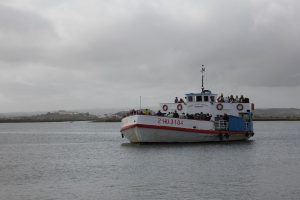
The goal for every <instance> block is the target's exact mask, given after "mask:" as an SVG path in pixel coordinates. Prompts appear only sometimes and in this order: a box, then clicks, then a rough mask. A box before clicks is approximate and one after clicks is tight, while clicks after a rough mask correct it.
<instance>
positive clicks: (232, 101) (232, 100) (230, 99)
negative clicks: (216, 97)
mask: <svg viewBox="0 0 300 200" xmlns="http://www.w3.org/2000/svg"><path fill="white" fill-rule="evenodd" d="M229 102H230V103H234V97H233V95H230V97H229Z"/></svg>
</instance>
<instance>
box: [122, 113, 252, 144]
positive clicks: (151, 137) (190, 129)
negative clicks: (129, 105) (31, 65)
mask: <svg viewBox="0 0 300 200" xmlns="http://www.w3.org/2000/svg"><path fill="white" fill-rule="evenodd" d="M167 120H168V121H167ZM162 121H165V122H168V123H162ZM122 122H123V124H122V129H121V133H122V136H124V137H125V138H127V139H128V140H129V141H130V142H133V143H146V142H166V143H171V142H213V141H236V140H247V139H248V138H249V137H251V136H252V135H251V134H250V133H246V132H229V131H216V130H214V127H213V122H211V121H198V120H189V119H175V118H166V117H158V116H138V115H135V116H130V117H126V118H124V119H123V120H122ZM171 122H172V123H171Z"/></svg>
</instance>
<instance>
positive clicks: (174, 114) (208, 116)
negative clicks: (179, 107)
mask: <svg viewBox="0 0 300 200" xmlns="http://www.w3.org/2000/svg"><path fill="white" fill-rule="evenodd" d="M156 116H166V117H174V118H181V119H196V120H206V121H209V120H210V119H211V117H212V115H211V114H209V113H203V112H201V113H195V114H188V113H187V114H185V113H182V114H181V115H179V114H178V112H177V111H176V110H175V111H174V112H169V113H162V112H161V111H160V110H159V111H158V112H157V113H156Z"/></svg>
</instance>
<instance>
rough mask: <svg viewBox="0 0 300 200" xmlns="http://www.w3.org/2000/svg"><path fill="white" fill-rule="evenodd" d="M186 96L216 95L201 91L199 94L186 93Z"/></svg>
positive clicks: (208, 91)
mask: <svg viewBox="0 0 300 200" xmlns="http://www.w3.org/2000/svg"><path fill="white" fill-rule="evenodd" d="M185 95H186V96H200V95H217V94H213V93H212V92H211V91H210V90H203V91H202V92H200V93H187V94H185Z"/></svg>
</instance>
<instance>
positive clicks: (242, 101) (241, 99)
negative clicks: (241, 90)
mask: <svg viewBox="0 0 300 200" xmlns="http://www.w3.org/2000/svg"><path fill="white" fill-rule="evenodd" d="M244 100H245V99H244V95H241V97H240V99H239V102H240V103H244Z"/></svg>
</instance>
